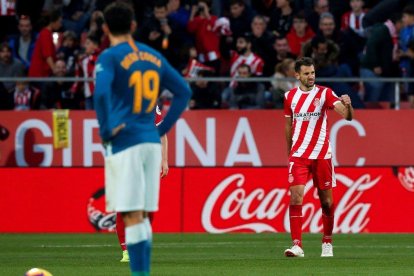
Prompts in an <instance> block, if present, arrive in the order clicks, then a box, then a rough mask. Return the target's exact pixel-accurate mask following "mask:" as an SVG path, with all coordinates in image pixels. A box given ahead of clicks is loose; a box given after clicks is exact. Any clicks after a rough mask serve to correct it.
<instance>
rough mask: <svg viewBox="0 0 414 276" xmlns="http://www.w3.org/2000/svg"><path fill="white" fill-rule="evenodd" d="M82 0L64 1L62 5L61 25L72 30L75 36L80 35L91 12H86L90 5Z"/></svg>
mask: <svg viewBox="0 0 414 276" xmlns="http://www.w3.org/2000/svg"><path fill="white" fill-rule="evenodd" d="M89 2H92V1H84V0H70V1H66V2H65V1H64V5H63V9H62V10H63V21H62V23H63V27H64V29H65V30H67V31H72V32H74V33H75V34H76V36H80V34H81V33H82V31H83V30H84V29H85V27H86V25H87V23H88V21H89V18H90V17H91V14H90V13H89V12H88V8H89V6H88V5H90V3H89Z"/></svg>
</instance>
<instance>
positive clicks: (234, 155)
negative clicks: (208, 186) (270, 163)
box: [224, 118, 262, 167]
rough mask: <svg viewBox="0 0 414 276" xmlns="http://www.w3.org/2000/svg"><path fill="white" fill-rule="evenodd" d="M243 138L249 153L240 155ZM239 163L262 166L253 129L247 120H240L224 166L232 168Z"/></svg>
mask: <svg viewBox="0 0 414 276" xmlns="http://www.w3.org/2000/svg"><path fill="white" fill-rule="evenodd" d="M243 137H245V139H246V145H247V148H248V153H238V149H239V148H240V145H241V142H242V141H243ZM237 162H246V163H252V164H253V166H255V167H259V166H261V165H262V161H261V160H260V156H259V151H258V150H257V146H256V142H255V140H254V137H253V133H252V129H251V128H250V124H249V121H248V120H247V118H240V119H239V122H238V123H237V127H236V131H235V134H234V137H233V139H232V141H231V145H230V150H229V152H228V153H227V157H226V161H225V162H224V166H226V167H231V166H233V165H234V164H235V163H237Z"/></svg>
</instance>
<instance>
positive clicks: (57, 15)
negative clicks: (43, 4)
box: [48, 9, 62, 23]
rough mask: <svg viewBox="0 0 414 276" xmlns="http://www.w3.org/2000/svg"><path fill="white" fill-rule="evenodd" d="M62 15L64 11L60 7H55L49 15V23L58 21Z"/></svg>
mask: <svg viewBox="0 0 414 276" xmlns="http://www.w3.org/2000/svg"><path fill="white" fill-rule="evenodd" d="M61 17H62V11H61V10H59V9H53V10H52V11H51V12H50V13H49V16H48V19H49V23H52V22H56V21H58V20H59V19H60V18H61Z"/></svg>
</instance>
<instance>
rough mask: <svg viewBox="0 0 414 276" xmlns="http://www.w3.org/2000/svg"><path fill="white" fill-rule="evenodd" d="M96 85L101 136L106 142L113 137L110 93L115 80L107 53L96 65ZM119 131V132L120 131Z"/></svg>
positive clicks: (95, 101)
mask: <svg viewBox="0 0 414 276" xmlns="http://www.w3.org/2000/svg"><path fill="white" fill-rule="evenodd" d="M95 70H96V85H95V93H94V96H93V100H94V106H95V111H96V115H97V118H98V122H99V134H100V136H101V138H102V140H103V141H104V142H106V141H109V140H110V138H111V136H112V135H113V133H112V129H111V127H110V124H109V115H110V100H111V98H110V93H111V87H112V82H113V79H114V65H113V64H111V59H110V56H109V55H108V54H107V53H103V54H101V56H100V57H99V59H98V62H97V64H96V69H95ZM118 131H119V130H118Z"/></svg>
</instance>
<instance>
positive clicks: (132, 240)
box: [122, 210, 150, 276]
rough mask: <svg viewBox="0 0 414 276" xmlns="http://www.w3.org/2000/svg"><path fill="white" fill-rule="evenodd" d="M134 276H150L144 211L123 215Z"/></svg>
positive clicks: (124, 213) (147, 236)
mask: <svg viewBox="0 0 414 276" xmlns="http://www.w3.org/2000/svg"><path fill="white" fill-rule="evenodd" d="M122 216H123V219H124V222H125V236H126V244H127V248H128V253H129V257H130V267H131V271H132V276H135V275H137V276H138V275H149V270H150V268H149V256H148V253H147V251H148V247H149V246H150V245H149V239H150V237H149V235H148V231H147V225H146V223H145V221H144V211H142V210H139V211H132V212H123V213H122Z"/></svg>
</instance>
